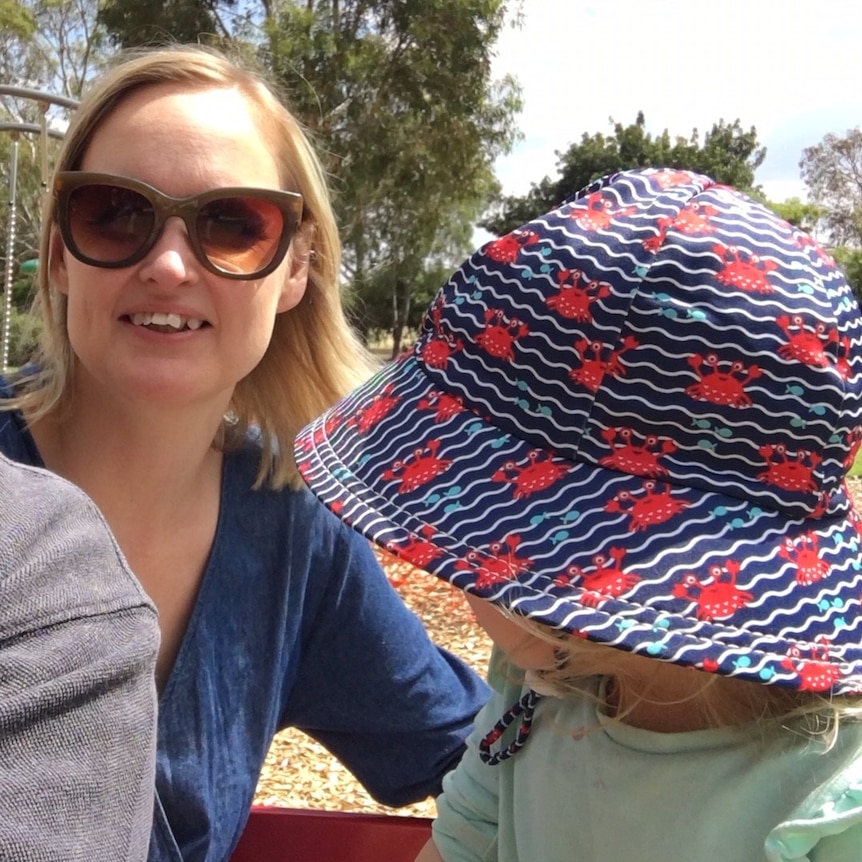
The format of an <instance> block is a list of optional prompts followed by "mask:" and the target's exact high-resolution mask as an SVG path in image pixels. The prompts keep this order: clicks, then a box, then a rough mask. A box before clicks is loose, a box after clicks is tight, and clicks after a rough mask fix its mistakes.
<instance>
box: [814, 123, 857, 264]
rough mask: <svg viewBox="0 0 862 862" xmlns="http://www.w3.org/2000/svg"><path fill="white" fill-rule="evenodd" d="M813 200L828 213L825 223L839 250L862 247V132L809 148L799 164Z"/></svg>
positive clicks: (831, 138) (832, 137) (827, 139)
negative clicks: (841, 247)
mask: <svg viewBox="0 0 862 862" xmlns="http://www.w3.org/2000/svg"><path fill="white" fill-rule="evenodd" d="M799 167H800V169H801V172H802V179H803V180H804V181H805V184H806V185H807V186H808V189H809V191H810V193H811V197H812V198H813V199H814V200H815V201H816V202H817V203H818V204H820V205H821V206H822V208H823V209H824V211H825V215H824V223H825V225H826V228H827V229H828V230H829V233H830V239H831V241H832V243H833V244H835V245H836V246H842V245H851V246H856V247H859V246H862V128H859V127H858V126H857V127H856V128H855V129H849V130H848V131H847V133H846V135H844V137H841V136H840V135H834V134H829V135H826V137H824V138H823V140H822V141H821V142H820V143H819V144H816V145H815V146H813V147H806V149H805V150H803V153H802V160H801V161H800V162H799Z"/></svg>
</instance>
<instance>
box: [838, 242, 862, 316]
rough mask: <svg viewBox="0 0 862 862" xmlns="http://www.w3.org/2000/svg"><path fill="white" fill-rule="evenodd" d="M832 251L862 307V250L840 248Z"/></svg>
mask: <svg viewBox="0 0 862 862" xmlns="http://www.w3.org/2000/svg"><path fill="white" fill-rule="evenodd" d="M831 251H832V256H833V257H834V258H835V262H836V263H837V264H838V265H839V266H840V267H841V269H842V270H843V271H844V274H845V275H846V276H847V282H848V284H849V285H850V287H852V288H853V293H854V294H855V295H856V299H857V300H858V301H859V303H860V305H862V249H860V248H848V247H847V246H840V247H838V248H833V249H832V250H831Z"/></svg>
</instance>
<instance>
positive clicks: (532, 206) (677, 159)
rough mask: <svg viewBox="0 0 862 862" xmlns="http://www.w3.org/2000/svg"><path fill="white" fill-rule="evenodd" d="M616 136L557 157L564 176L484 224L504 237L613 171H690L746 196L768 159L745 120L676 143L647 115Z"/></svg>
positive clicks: (502, 207)
mask: <svg viewBox="0 0 862 862" xmlns="http://www.w3.org/2000/svg"><path fill="white" fill-rule="evenodd" d="M610 122H611V123H612V125H613V134H612V135H610V136H605V135H603V134H602V133H601V132H598V133H596V134H593V135H588V134H586V133H585V134H584V135H583V136H582V137H581V140H580V142H579V143H575V144H572V145H571V146H570V147H569V149H568V150H566V152H564V153H559V152H558V153H557V158H558V162H557V168H558V170H559V176H558V177H557V178H556V179H551V178H550V177H547V176H546V177H545V178H544V179H542V180H540V181H539V182H537V183H534V184H533V185H532V186H531V187H530V190H529V191H528V192H527V194H526V195H524V196H523V197H518V196H508V197H504V198H503V199H502V201H500V202H499V203H498V204H497V205H496V206H495V207H494V208H493V209H492V210H491V212H490V213H488V214H486V216H485V217H484V219H483V220H482V221H481V222H480V224H481V226H482V227H484V228H485V229H486V230H489V231H491V232H493V233H496V234H497V235H499V236H501V235H503V234H505V233H508V232H509V231H511V230H513V229H515V228H516V227H518V226H519V225H522V224H523V223H524V222H526V221H529V220H530V219H531V218H534V217H535V216H537V215H540V214H541V213H543V212H547V211H548V210H550V209H552V208H553V207H555V206H556V205H558V204H560V203H562V202H563V201H564V200H566V199H567V198H569V197H571V196H572V195H574V194H575V193H576V192H578V191H579V190H580V189H582V188H583V187H584V186H586V185H588V184H589V183H590V182H591V181H592V180H594V179H596V178H597V177H600V176H603V175H604V174H609V173H612V172H613V171H618V170H626V169H629V168H639V167H650V166H654V167H669V168H684V169H688V170H693V171H697V172H699V173H704V174H707V175H709V176H711V177H712V178H713V179H715V180H717V181H718V182H720V183H726V184H728V185H732V186H735V187H736V188H738V189H740V190H744V191H749V192H751V191H757V190H756V189H755V188H754V172H755V171H756V170H757V168H758V167H759V166H760V165H761V163H762V162H763V159H764V158H765V157H766V150H765V148H763V147H759V146H758V143H757V131H756V129H755V128H754V127H753V126H752V127H751V128H750V129H749V130H748V131H745V130H744V129H743V128H742V127H741V126H740V124H739V120H735V121H734V122H733V123H726V122H725V121H724V120H719V121H718V122H717V123H715V124H714V125H713V127H712V129H711V130H710V131H708V132H707V133H706V134H705V135H704V137H703V142H702V143H701V142H700V137H699V134H698V131H697V129H693V130H692V133H691V135H690V136H689V137H688V138H682V137H675V138H671V136H670V134H669V133H668V131H667V129H665V131H664V132H662V134H660V135H658V136H657V137H653V136H652V135H651V134H650V133H648V132H647V130H646V121H645V119H644V115H643V112H639V113H638V115H637V118H636V120H635V122H634V123H632V124H631V125H628V126H623V124H622V123H614V121H613V119H611V120H610Z"/></svg>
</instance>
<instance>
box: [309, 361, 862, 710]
mask: <svg viewBox="0 0 862 862" xmlns="http://www.w3.org/2000/svg"><path fill="white" fill-rule="evenodd" d="M296 459H297V462H298V464H299V468H300V472H301V474H302V476H303V478H304V479H305V481H306V482H307V483H308V484H309V486H310V487H311V488H312V490H313V491H314V492H315V493H316V494H317V495H318V496H319V497H320V498H321V499H322V500H323V502H324V503H325V504H326V505H327V506H328V507H329V508H331V509H332V510H333V511H335V512H336V513H337V514H338V515H339V516H340V517H341V518H342V519H344V520H345V521H346V522H348V523H350V524H351V525H352V526H353V527H354V528H355V529H357V530H359V531H360V532H362V533H363V534H365V535H366V536H368V537H369V538H371V539H373V540H374V541H375V542H377V543H379V544H380V545H381V546H383V547H385V548H386V549H387V550H389V551H390V552H392V553H394V554H396V555H397V556H399V557H401V558H402V559H404V560H406V561H407V562H409V563H412V564H414V565H416V566H418V567H420V568H423V569H425V570H427V571H429V572H431V573H433V574H434V575H436V576H438V577H440V578H442V579H444V580H446V581H448V582H449V583H451V584H453V585H455V586H457V587H459V588H460V589H462V590H465V591H467V592H471V593H474V594H476V595H478V596H481V597H483V598H485V599H487V600H489V601H491V602H493V603H495V604H497V605H499V606H501V607H504V608H507V609H508V610H509V611H511V612H514V613H517V614H521V615H522V616H524V617H526V618H528V619H531V620H534V621H536V622H540V623H542V624H544V625H546V626H549V627H551V628H554V629H558V630H560V631H565V632H569V633H572V634H575V635H578V636H581V637H585V638H588V639H590V640H592V641H596V642H599V643H604V644H609V645H612V646H615V647H618V648H621V649H625V650H629V651H632V652H637V653H640V654H644V655H648V656H651V657H654V658H658V659H662V660H666V661H672V662H675V663H677V664H680V665H684V666H691V667H696V668H699V669H701V670H706V671H711V672H716V673H721V674H726V675H731V676H737V677H740V678H743V679H749V680H752V681H756V682H760V683H770V684H778V685H785V686H789V687H793V688H797V689H803V690H804V689H808V690H812V691H823V692H827V691H829V692H832V693H834V694H839V693H851V692H858V691H859V690H860V689H862V647H860V644H862V614H860V596H862V556H860V541H862V528H860V521H859V518H858V515H857V514H856V512H855V511H854V510H853V507H852V503H851V502H850V501H849V499H848V500H847V501H846V505H844V506H841V505H837V506H835V505H833V506H831V507H830V511H832V512H836V511H837V512H840V513H841V514H838V515H836V514H832V515H829V516H824V517H820V518H807V519H806V518H803V517H798V518H795V519H794V518H790V517H788V515H787V514H786V513H785V512H781V511H779V510H770V509H767V508H764V507H761V506H758V505H757V504H755V503H752V502H751V501H748V500H744V499H739V498H736V497H731V496H726V495H724V494H722V493H721V490H720V489H716V490H714V491H710V490H702V489H697V488H690V487H685V486H681V485H679V484H674V485H671V484H668V483H665V482H664V481H663V480H662V478H661V476H660V475H658V476H656V477H654V478H648V479H644V478H643V477H642V476H633V475H630V474H629V473H626V472H622V471H618V470H615V469H613V466H612V465H610V466H601V465H596V464H594V463H591V462H587V461H584V462H579V461H574V460H566V459H563V458H560V457H556V456H555V455H553V454H552V453H549V452H547V451H544V450H537V449H536V448H535V447H534V446H533V445H531V444H530V443H529V442H527V441H525V440H523V439H519V438H518V436H517V435H516V434H514V433H505V432H503V431H501V429H500V428H498V427H496V426H495V425H493V424H491V423H490V422H488V421H486V419H485V418H484V417H483V416H481V415H479V414H477V413H476V412H473V411H472V410H468V409H465V408H464V407H463V406H462V405H461V404H460V403H458V402H457V401H455V400H453V399H451V398H449V399H447V398H445V397H443V396H442V394H441V392H440V391H439V390H438V388H437V387H436V385H435V382H434V381H433V380H432V379H431V378H429V376H428V375H427V374H426V373H425V370H424V368H423V366H422V364H421V363H420V362H418V361H417V359H416V356H415V355H413V354H412V353H408V354H404V355H403V356H402V357H400V358H399V359H397V360H395V361H393V362H391V363H389V364H387V365H386V366H385V367H384V368H383V369H382V370H381V371H380V372H379V373H378V374H377V375H376V376H375V377H374V378H373V379H372V380H370V381H369V382H368V383H367V384H365V385H364V386H362V387H360V388H359V389H358V390H356V391H354V392H353V393H352V394H351V395H349V396H348V397H347V398H345V399H344V400H343V401H342V402H340V403H339V404H338V405H336V406H335V407H334V408H332V409H331V410H330V411H328V412H327V413H325V414H324V415H322V416H321V417H319V418H318V419H317V420H316V421H315V422H314V423H313V424H311V425H310V426H308V427H307V428H306V429H305V430H304V431H303V432H302V433H301V434H300V435H299V437H298V438H297V444H296ZM840 493H846V492H839V494H840ZM515 500H516V501H517V505H513V501H515ZM848 596H853V598H852V599H848V598H847V597H848Z"/></svg>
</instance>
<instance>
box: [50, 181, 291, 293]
mask: <svg viewBox="0 0 862 862" xmlns="http://www.w3.org/2000/svg"><path fill="white" fill-rule="evenodd" d="M54 197H55V199H56V207H57V209H56V211H57V223H58V226H59V228H60V235H61V236H62V238H63V242H64V243H65V245H66V248H67V249H68V250H69V251H70V252H71V253H72V254H73V255H74V256H75V257H76V258H77V259H78V260H80V261H81V262H82V263H86V264H89V265H90V266H98V267H103V268H106V269H120V268H122V267H124V266H131V265H132V264H133V263H137V262H138V261H139V260H142V259H143V258H144V257H145V256H146V255H147V254H148V252H149V251H150V249H152V247H153V246H154V245H155V243H156V240H157V239H158V238H159V236H160V235H161V233H162V229H163V228H164V226H165V222H166V221H167V219H168V218H170V217H171V216H177V217H178V218H181V219H182V220H183V222H184V223H185V226H186V230H187V231H188V235H189V242H190V243H191V247H192V249H193V250H194V253H195V256H196V257H197V259H198V260H199V261H200V263H201V264H202V265H203V266H204V268H205V269H207V270H209V271H210V272H214V273H216V274H217V275H221V276H223V277H224V278H233V279H252V278H261V277H262V276H264V275H267V274H268V273H270V272H272V271H273V270H274V269H275V268H276V267H277V266H278V265H279V264H280V263H281V261H282V259H283V258H284V256H285V254H286V253H287V249H288V247H289V246H290V241H291V239H292V238H293V235H294V234H295V233H296V231H297V229H298V227H299V224H300V221H301V220H302V195H300V194H298V193H297V192H284V191H279V190H277V189H252V188H226V189H213V190H212V191H208V192H203V194H199V195H192V196H191V197H188V198H173V197H170V196H169V195H166V194H163V193H162V192H160V191H159V190H158V189H156V188H153V187H152V186H150V185H147V184H146V183H142V182H140V181H139V180H133V179H130V178H129V177H117V176H113V175H111V174H95V173H89V172H87V171H63V172H61V173H59V174H57V176H56V177H55V179H54Z"/></svg>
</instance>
